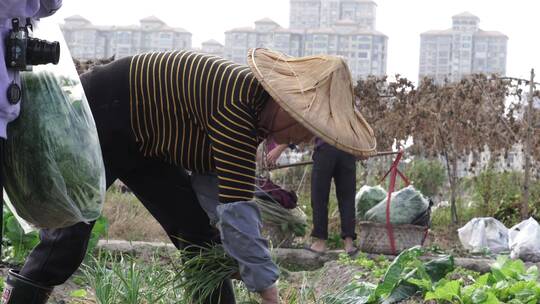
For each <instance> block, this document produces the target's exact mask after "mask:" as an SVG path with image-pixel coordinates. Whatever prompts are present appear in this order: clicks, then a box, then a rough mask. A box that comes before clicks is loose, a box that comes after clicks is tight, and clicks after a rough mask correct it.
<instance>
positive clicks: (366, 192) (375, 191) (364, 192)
mask: <svg viewBox="0 0 540 304" xmlns="http://www.w3.org/2000/svg"><path fill="white" fill-rule="evenodd" d="M386 196H387V192H386V190H384V188H383V187H381V186H375V187H371V186H367V185H364V186H362V188H360V190H359V191H358V193H357V194H356V197H355V201H356V218H357V219H358V220H359V221H361V220H363V219H364V215H365V214H366V212H367V211H368V210H369V209H371V208H373V206H375V205H377V204H378V203H379V202H380V201H382V200H383V199H385V198H386Z"/></svg>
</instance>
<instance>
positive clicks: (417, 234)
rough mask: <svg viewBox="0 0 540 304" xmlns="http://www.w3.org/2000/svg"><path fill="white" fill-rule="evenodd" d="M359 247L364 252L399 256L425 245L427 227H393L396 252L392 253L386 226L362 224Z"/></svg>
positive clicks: (371, 223)
mask: <svg viewBox="0 0 540 304" xmlns="http://www.w3.org/2000/svg"><path fill="white" fill-rule="evenodd" d="M358 225H359V227H360V233H359V234H358V246H359V249H360V250H361V251H362V252H367V253H377V254H388V255H393V254H399V253H400V252H402V251H403V250H405V249H409V248H411V247H414V246H418V245H423V243H424V241H425V238H426V229H427V228H426V227H423V226H415V225H393V226H392V227H393V232H394V239H395V245H396V252H392V248H391V246H390V238H389V237H388V229H387V226H386V224H380V223H373V222H360V223H358Z"/></svg>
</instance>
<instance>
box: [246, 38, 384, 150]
mask: <svg viewBox="0 0 540 304" xmlns="http://www.w3.org/2000/svg"><path fill="white" fill-rule="evenodd" d="M247 62H248V65H249V67H250V68H251V71H252V72H253V73H254V74H255V77H257V79H258V80H259V82H260V83H261V84H262V86H263V87H264V89H265V90H266V91H267V92H268V93H269V94H270V95H271V96H272V97H273V98H274V100H276V102H277V103H278V104H279V105H280V106H281V107H282V108H283V109H284V110H285V111H287V112H288V113H289V114H290V115H291V116H292V117H293V118H294V119H296V120H297V121H298V122H300V123H301V124H302V125H303V126H304V127H306V128H307V129H308V130H310V131H311V132H312V133H313V134H314V135H315V136H317V137H320V138H321V139H323V140H324V141H325V142H327V143H329V144H331V145H333V146H335V147H336V148H338V149H340V150H343V151H345V152H348V153H351V154H353V155H356V156H371V155H373V154H375V153H376V148H377V143H376V140H375V136H374V133H373V130H372V129H371V127H370V126H369V124H368V123H367V122H366V120H365V119H364V117H362V115H361V114H360V112H358V111H357V110H356V109H355V105H354V104H355V98H354V92H353V83H352V77H351V73H350V71H349V68H348V67H347V64H346V63H345V61H344V60H343V59H342V58H340V57H336V56H327V55H321V56H309V57H301V58H294V57H290V56H287V55H284V54H282V53H278V52H275V51H271V50H268V49H260V48H257V49H251V50H250V51H249V53H248V58H247Z"/></svg>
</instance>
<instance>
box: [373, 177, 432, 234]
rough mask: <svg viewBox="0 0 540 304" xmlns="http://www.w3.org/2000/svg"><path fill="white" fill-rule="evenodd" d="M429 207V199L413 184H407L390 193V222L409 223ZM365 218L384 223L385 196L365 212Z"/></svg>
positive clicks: (397, 223) (396, 223)
mask: <svg viewBox="0 0 540 304" xmlns="http://www.w3.org/2000/svg"><path fill="white" fill-rule="evenodd" d="M429 207H430V205H429V200H428V199H427V198H426V197H424V195H423V194H422V193H420V191H418V190H416V189H415V188H414V187H413V186H408V187H406V188H404V189H401V190H399V191H397V192H394V193H392V196H391V198H390V222H391V223H392V224H395V225H402V224H411V223H413V222H414V221H415V220H416V219H417V218H418V217H419V216H421V215H422V214H423V213H425V212H426V210H428V208H429ZM365 220H366V221H370V222H376V223H386V198H385V199H383V200H382V201H380V202H379V203H378V204H377V205H376V206H375V207H373V208H371V209H369V210H368V212H366V215H365Z"/></svg>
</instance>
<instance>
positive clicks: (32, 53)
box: [26, 38, 60, 65]
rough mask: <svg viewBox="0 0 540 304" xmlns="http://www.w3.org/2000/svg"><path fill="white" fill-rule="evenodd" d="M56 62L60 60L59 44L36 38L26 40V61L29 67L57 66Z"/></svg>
mask: <svg viewBox="0 0 540 304" xmlns="http://www.w3.org/2000/svg"><path fill="white" fill-rule="evenodd" d="M58 60H60V43H58V42H57V41H54V42H49V41H47V40H42V39H37V38H29V39H28V46H27V48H26V61H27V63H28V64H29V65H38V64H47V63H52V64H57V63H58Z"/></svg>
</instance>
